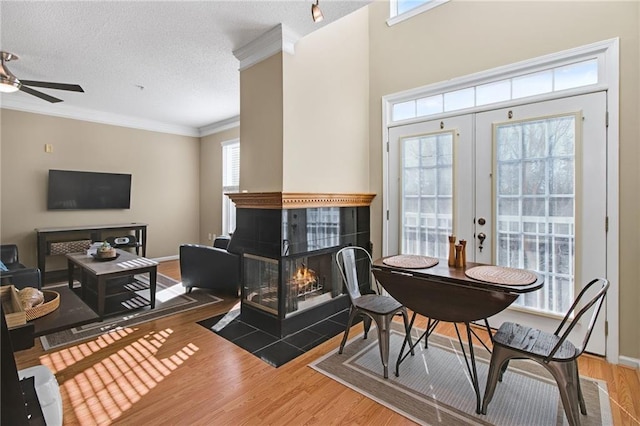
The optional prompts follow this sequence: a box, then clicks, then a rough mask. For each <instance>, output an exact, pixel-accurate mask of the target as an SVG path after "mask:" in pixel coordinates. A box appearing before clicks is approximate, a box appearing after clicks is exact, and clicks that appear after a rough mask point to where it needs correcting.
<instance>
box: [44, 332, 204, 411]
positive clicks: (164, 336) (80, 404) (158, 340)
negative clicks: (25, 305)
mask: <svg viewBox="0 0 640 426" xmlns="http://www.w3.org/2000/svg"><path fill="white" fill-rule="evenodd" d="M134 331H135V330H134V329H121V330H118V331H116V332H113V333H109V334H107V335H103V336H101V337H100V338H98V339H96V340H94V341H92V342H89V343H83V344H80V345H77V346H73V347H71V348H66V349H62V350H60V351H58V352H55V353H53V354H47V355H43V356H42V357H41V362H42V364H43V365H47V366H48V367H49V368H50V369H51V370H52V371H53V372H54V374H56V373H62V374H63V372H64V369H66V368H67V367H69V366H71V365H73V364H75V363H77V362H80V361H82V360H83V359H84V360H86V361H88V358H90V357H92V356H95V357H98V358H99V357H100V354H99V351H100V350H101V349H103V348H104V347H106V346H108V345H109V344H111V343H115V342H116V341H117V340H120V339H121V338H122V337H124V336H125V335H128V334H131V333H133V332H134ZM172 334H173V330H172V329H170V328H166V329H164V330H161V331H154V332H150V333H148V334H146V335H145V336H143V337H141V338H140V339H138V340H136V341H135V342H132V343H131V344H129V345H127V346H125V347H124V348H122V349H120V350H119V351H118V352H116V353H114V354H111V355H109V356H108V357H106V358H104V359H102V360H100V361H97V362H95V363H93V364H92V365H91V366H90V367H87V368H86V369H85V370H83V371H82V372H81V373H79V374H77V375H75V376H74V377H73V378H69V379H67V380H65V381H64V382H63V383H60V391H61V393H63V395H64V394H66V396H67V398H66V402H67V403H72V404H73V410H74V412H75V414H76V419H80V420H82V422H91V423H93V424H105V423H108V422H110V421H113V420H115V419H117V418H118V417H120V416H121V415H122V414H123V413H124V412H126V411H127V410H128V409H130V408H131V407H132V406H133V405H134V404H135V403H136V402H138V401H139V400H140V399H142V397H144V396H145V395H146V394H147V393H149V392H150V391H151V390H152V389H153V388H155V387H156V386H157V384H158V383H160V382H161V381H162V380H164V378H165V377H167V376H168V375H170V374H171V373H172V372H173V371H174V370H176V369H177V368H178V367H180V366H181V365H182V364H184V363H185V362H186V361H188V360H189V358H191V357H192V356H193V355H194V354H195V353H196V352H197V351H198V350H199V348H198V346H196V345H194V344H193V343H190V344H188V345H187V346H184V347H182V348H181V349H179V350H178V351H176V352H175V353H172V354H170V355H169V356H165V357H162V358H158V357H156V355H157V353H158V351H159V350H160V349H162V346H163V345H164V343H165V342H166V341H167V340H168V338H169V337H170V336H171V335H172ZM58 380H59V381H60V378H59V379H58ZM89 419H90V420H89Z"/></svg>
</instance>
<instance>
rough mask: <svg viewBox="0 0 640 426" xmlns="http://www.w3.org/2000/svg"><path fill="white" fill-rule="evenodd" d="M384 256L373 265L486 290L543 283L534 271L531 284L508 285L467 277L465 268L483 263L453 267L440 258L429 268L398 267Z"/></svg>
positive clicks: (524, 289) (522, 288)
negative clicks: (392, 264) (534, 279)
mask: <svg viewBox="0 0 640 426" xmlns="http://www.w3.org/2000/svg"><path fill="white" fill-rule="evenodd" d="M388 257H391V256H388ZM386 258H387V257H383V258H380V259H376V260H375V261H374V262H373V266H374V267H376V268H380V269H384V270H390V271H395V272H400V273H403V274H407V275H411V276H415V277H420V278H425V279H430V280H437V281H440V282H449V283H452V284H457V285H465V286H470V287H474V288H485V289H487V290H492V291H503V292H507V293H529V292H532V291H535V290H538V289H540V288H542V286H543V285H544V279H543V278H542V276H541V275H540V274H537V273H535V275H536V278H537V279H536V281H535V282H534V283H532V284H527V285H508V284H495V283H489V282H485V281H479V280H475V279H473V278H469V277H468V276H467V275H466V274H465V271H466V270H468V269H471V268H474V267H476V266H487V265H486V264H483V263H473V262H467V265H466V267H464V268H455V267H452V266H449V265H448V263H447V259H440V262H439V263H438V264H437V265H435V266H432V267H430V268H424V269H408V268H399V267H396V266H389V265H387V264H385V263H384V259H386ZM531 272H533V271H531Z"/></svg>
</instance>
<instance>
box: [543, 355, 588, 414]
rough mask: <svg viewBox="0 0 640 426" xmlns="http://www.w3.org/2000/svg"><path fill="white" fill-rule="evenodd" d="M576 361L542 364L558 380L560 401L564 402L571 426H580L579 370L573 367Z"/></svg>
mask: <svg viewBox="0 0 640 426" xmlns="http://www.w3.org/2000/svg"><path fill="white" fill-rule="evenodd" d="M575 362H576V361H575V360H574V361H571V362H555V361H551V362H549V363H547V364H544V363H543V364H542V365H543V366H544V367H546V368H547V370H549V372H550V373H551V374H552V375H553V377H554V379H556V383H557V384H558V390H559V392H560V399H561V400H562V406H563V408H564V414H565V415H566V416H567V420H568V421H569V425H570V426H579V425H580V413H579V408H578V406H579V404H580V403H579V397H578V384H577V382H576V380H577V378H578V377H577V373H578V369H577V367H576V366H575V365H573V364H574V363H575Z"/></svg>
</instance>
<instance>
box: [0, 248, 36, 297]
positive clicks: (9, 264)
mask: <svg viewBox="0 0 640 426" xmlns="http://www.w3.org/2000/svg"><path fill="white" fill-rule="evenodd" d="M0 260H2V263H3V264H4V265H5V266H6V268H7V271H4V270H3V271H0V284H2V285H8V284H13V285H15V286H16V288H24V287H35V288H38V289H39V288H41V287H42V284H41V278H40V270H39V269H37V268H27V267H26V266H24V265H23V264H22V263H20V259H19V257H18V246H17V245H15V244H2V245H0Z"/></svg>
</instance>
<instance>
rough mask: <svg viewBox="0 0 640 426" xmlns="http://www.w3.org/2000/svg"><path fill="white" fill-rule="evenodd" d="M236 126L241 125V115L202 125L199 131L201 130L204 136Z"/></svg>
mask: <svg viewBox="0 0 640 426" xmlns="http://www.w3.org/2000/svg"><path fill="white" fill-rule="evenodd" d="M234 127H240V116H239V115H236V116H235V117H231V118H227V119H226V120H220V121H217V122H215V123H211V124H207V125H206V126H203V127H200V128H199V129H198V131H199V132H200V137H203V136H209V135H213V134H214V133H220V132H223V131H225V130H229V129H233V128H234Z"/></svg>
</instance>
